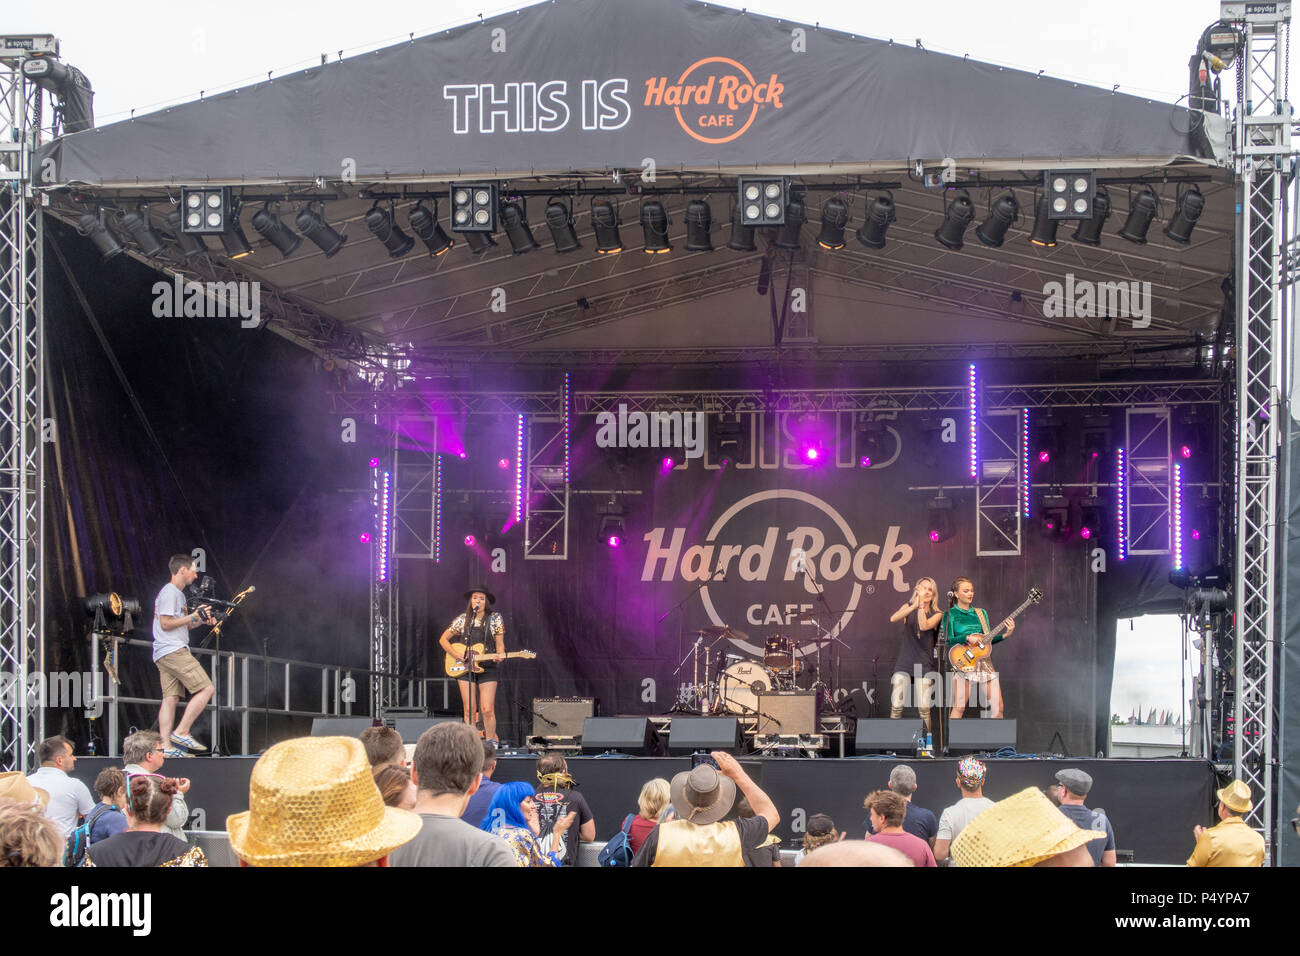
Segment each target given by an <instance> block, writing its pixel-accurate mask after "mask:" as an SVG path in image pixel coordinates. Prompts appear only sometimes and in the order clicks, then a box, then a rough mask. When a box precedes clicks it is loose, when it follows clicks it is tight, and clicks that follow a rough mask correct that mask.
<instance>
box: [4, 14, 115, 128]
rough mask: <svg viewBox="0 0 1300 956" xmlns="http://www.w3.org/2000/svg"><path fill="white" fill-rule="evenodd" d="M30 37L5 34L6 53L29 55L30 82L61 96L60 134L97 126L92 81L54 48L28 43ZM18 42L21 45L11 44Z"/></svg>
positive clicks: (26, 61) (25, 70)
mask: <svg viewBox="0 0 1300 956" xmlns="http://www.w3.org/2000/svg"><path fill="white" fill-rule="evenodd" d="M28 39H29V38H28V37H21V38H20V37H5V41H6V46H5V52H6V53H12V54H16V55H18V56H24V55H25V56H26V57H27V58H26V59H24V60H23V65H22V70H23V76H24V77H25V78H26V79H27V81H28V82H29V83H31V84H33V85H35V86H40V87H41V88H42V89H45V90H48V91H49V92H50V93H52V94H54V96H56V97H58V101H59V106H58V113H59V116H61V118H62V121H63V122H62V126H63V128H62V129H61V130H59V132H60V133H80V132H82V131H83V130H88V129H93V128H94V126H95V107H94V97H95V93H94V90H92V89H91V88H90V80H88V79H87V78H86V74H84V73H82V72H81V71H80V70H79V69H77V68H76V67H75V66H73V65H71V64H70V63H64V62H63V61H62V60H60V59H58V57H56V56H54V55H53V51H51V50H37V49H35V48H33V47H32V46H31V45H29V44H28V43H27V42H25V41H27V40H28ZM9 41H18V42H19V43H21V44H22V45H21V46H9V45H8V43H9Z"/></svg>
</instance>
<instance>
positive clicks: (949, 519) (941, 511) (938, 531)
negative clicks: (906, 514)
mask: <svg viewBox="0 0 1300 956" xmlns="http://www.w3.org/2000/svg"><path fill="white" fill-rule="evenodd" d="M929 512H930V516H929V522H930V524H929V527H930V534H929V537H930V541H931V542H933V543H935V544H938V543H939V542H940V541H947V540H948V539H949V538H951V537H952V536H953V535H954V534H955V533H956V531H955V528H954V524H953V514H952V499H951V498H945V497H944V496H943V495H939V496H938V497H937V498H931V499H930V505H929Z"/></svg>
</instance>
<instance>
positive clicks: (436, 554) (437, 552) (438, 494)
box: [433, 455, 442, 564]
mask: <svg viewBox="0 0 1300 956" xmlns="http://www.w3.org/2000/svg"><path fill="white" fill-rule="evenodd" d="M433 561H434V563H435V564H437V563H439V562H441V561H442V456H441V455H434V456H433Z"/></svg>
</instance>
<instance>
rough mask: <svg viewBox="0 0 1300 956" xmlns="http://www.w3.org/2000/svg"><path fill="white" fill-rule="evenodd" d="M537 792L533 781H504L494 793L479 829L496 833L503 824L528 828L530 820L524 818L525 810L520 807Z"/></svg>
mask: <svg viewBox="0 0 1300 956" xmlns="http://www.w3.org/2000/svg"><path fill="white" fill-rule="evenodd" d="M535 792H536V791H535V790H533V785H532V784H531V783H525V782H523V781H522V780H516V781H514V782H513V783H503V784H502V785H501V786H500V787H499V788H498V789H497V792H496V793H494V794H492V802H491V803H489V804H488V808H487V814H486V815H485V816H484V817H483V822H482V823H480V824H479V829H480V830H486V831H487V832H488V833H495V832H496V831H497V830H498V829H499V828H501V827H503V826H509V827H520V828H522V829H524V830H528V829H529V828H528V821H527V820H526V819H525V818H524V812H523V811H522V810H520V809H519V804H521V803H523V802H524V798H526V797H531V796H532V795H533V794H534V793H535ZM529 832H530V833H531V832H532V831H531V830H529Z"/></svg>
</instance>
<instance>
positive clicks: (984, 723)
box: [948, 717, 1016, 755]
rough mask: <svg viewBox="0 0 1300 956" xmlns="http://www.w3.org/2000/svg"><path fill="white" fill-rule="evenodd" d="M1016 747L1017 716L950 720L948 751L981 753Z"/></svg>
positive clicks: (951, 752)
mask: <svg viewBox="0 0 1300 956" xmlns="http://www.w3.org/2000/svg"><path fill="white" fill-rule="evenodd" d="M1004 747H1010V748H1011V749H1012V750H1015V749H1016V721H1015V718H1014V717H1012V718H1007V717H999V718H998V719H997V720H994V719H993V718H987V719H986V718H982V717H981V718H970V719H969V720H968V719H965V718H963V719H961V720H951V721H949V722H948V753H950V754H954V755H959V754H981V753H989V752H992V751H994V750H1001V749H1003V748H1004Z"/></svg>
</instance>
